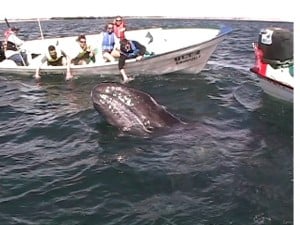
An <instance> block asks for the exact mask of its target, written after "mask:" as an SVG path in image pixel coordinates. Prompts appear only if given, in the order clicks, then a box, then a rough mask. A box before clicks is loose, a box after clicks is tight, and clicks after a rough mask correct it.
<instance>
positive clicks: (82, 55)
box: [71, 34, 96, 65]
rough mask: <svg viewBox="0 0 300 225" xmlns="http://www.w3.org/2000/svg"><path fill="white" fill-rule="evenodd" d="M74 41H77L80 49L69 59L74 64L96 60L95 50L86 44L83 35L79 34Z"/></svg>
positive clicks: (84, 63)
mask: <svg viewBox="0 0 300 225" xmlns="http://www.w3.org/2000/svg"><path fill="white" fill-rule="evenodd" d="M76 41H77V42H78V43H79V46H80V49H79V53H78V55H77V56H76V57H75V58H73V59H72V60H71V63H72V64H74V65H86V64H89V63H90V62H93V63H94V62H96V58H95V55H96V50H95V49H94V48H93V47H92V46H91V45H88V44H87V42H86V37H85V35H84V34H81V35H79V36H78V38H77V40H76Z"/></svg>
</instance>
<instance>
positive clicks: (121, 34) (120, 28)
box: [113, 16, 126, 41]
mask: <svg viewBox="0 0 300 225" xmlns="http://www.w3.org/2000/svg"><path fill="white" fill-rule="evenodd" d="M113 24H114V33H115V35H116V37H117V38H119V39H120V41H122V40H123V39H125V31H126V24H125V22H124V20H123V18H122V17H121V16H117V17H116V18H115V20H114V21H113Z"/></svg>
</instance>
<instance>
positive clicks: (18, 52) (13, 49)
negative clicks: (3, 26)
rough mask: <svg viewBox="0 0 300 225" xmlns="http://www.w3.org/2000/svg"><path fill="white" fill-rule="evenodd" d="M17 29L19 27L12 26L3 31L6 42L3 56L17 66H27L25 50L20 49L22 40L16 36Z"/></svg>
mask: <svg viewBox="0 0 300 225" xmlns="http://www.w3.org/2000/svg"><path fill="white" fill-rule="evenodd" d="M18 31H19V28H17V27H12V28H8V29H7V30H6V31H5V32H4V38H5V43H6V49H5V57H6V59H10V60H12V61H14V62H15V63H16V64H17V65H18V66H28V60H27V54H26V51H25V50H23V49H21V46H22V45H23V43H24V41H23V40H21V39H20V38H19V37H18V36H17V33H18Z"/></svg>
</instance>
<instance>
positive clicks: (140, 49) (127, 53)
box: [119, 39, 146, 83]
mask: <svg viewBox="0 0 300 225" xmlns="http://www.w3.org/2000/svg"><path fill="white" fill-rule="evenodd" d="M120 50H121V52H120V59H119V70H120V73H121V74H122V77H123V82H124V83H127V82H129V81H130V80H132V78H129V77H128V76H127V74H126V72H125V70H124V67H125V61H126V59H133V58H135V59H136V60H137V61H140V60H142V59H143V57H144V54H145V53H146V47H145V46H144V45H142V44H140V43H139V42H137V41H132V40H127V39H123V40H121V41H120Z"/></svg>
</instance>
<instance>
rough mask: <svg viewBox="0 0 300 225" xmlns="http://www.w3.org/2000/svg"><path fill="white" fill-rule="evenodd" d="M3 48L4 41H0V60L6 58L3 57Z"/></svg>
mask: <svg viewBox="0 0 300 225" xmlns="http://www.w3.org/2000/svg"><path fill="white" fill-rule="evenodd" d="M5 48H6V46H5V45H4V41H0V62H2V61H3V60H5V59H6V57H5Z"/></svg>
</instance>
